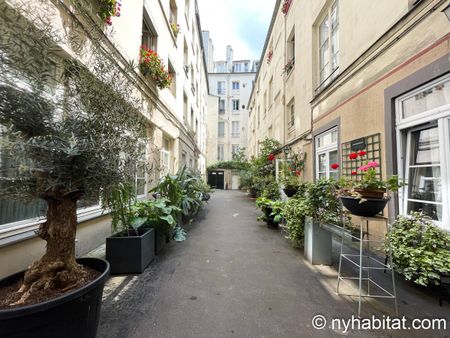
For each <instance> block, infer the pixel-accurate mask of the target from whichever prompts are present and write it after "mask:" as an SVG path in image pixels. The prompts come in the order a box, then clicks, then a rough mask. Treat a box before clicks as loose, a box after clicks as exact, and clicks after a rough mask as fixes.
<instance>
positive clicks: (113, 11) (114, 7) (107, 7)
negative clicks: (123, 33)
mask: <svg viewBox="0 0 450 338" xmlns="http://www.w3.org/2000/svg"><path fill="white" fill-rule="evenodd" d="M121 6H122V4H121V3H120V1H117V0H100V9H99V11H98V12H97V15H98V16H99V17H100V19H102V20H103V21H104V22H105V23H106V24H108V25H109V26H111V25H112V19H111V18H112V17H114V16H115V17H119V16H120V8H121Z"/></svg>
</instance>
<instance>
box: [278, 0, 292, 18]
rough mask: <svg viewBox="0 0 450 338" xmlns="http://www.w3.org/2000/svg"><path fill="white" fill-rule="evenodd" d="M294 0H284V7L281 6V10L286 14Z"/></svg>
mask: <svg viewBox="0 0 450 338" xmlns="http://www.w3.org/2000/svg"><path fill="white" fill-rule="evenodd" d="M291 3H292V0H284V3H283V7H281V12H282V13H283V14H284V15H286V14H287V13H288V12H289V8H290V7H291Z"/></svg>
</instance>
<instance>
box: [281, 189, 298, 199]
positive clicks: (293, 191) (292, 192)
mask: <svg viewBox="0 0 450 338" xmlns="http://www.w3.org/2000/svg"><path fill="white" fill-rule="evenodd" d="M283 191H284V193H285V194H286V196H287V197H292V196H294V195H295V194H296V193H297V191H298V190H297V189H296V188H291V187H287V188H284V189H283Z"/></svg>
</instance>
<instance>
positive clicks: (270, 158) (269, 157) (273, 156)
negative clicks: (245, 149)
mask: <svg viewBox="0 0 450 338" xmlns="http://www.w3.org/2000/svg"><path fill="white" fill-rule="evenodd" d="M274 159H275V155H274V154H270V155H269V156H267V160H268V161H273V160H274Z"/></svg>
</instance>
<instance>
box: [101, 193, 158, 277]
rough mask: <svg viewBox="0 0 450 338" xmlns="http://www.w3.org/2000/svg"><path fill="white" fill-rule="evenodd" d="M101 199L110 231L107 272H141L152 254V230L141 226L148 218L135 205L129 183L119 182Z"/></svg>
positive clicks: (153, 253) (107, 244)
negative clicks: (107, 213) (108, 218)
mask: <svg viewBox="0 0 450 338" xmlns="http://www.w3.org/2000/svg"><path fill="white" fill-rule="evenodd" d="M102 200H103V204H104V208H108V209H109V210H110V212H111V218H112V222H111V225H112V233H113V235H112V236H110V237H108V238H107V239H106V259H107V261H108V262H109V263H110V265H111V273H113V274H126V273H142V272H143V271H144V270H145V268H146V267H147V266H148V265H149V264H150V262H151V261H152V260H153V259H154V257H155V232H154V230H153V229H151V228H141V227H142V226H143V225H144V224H145V223H146V222H147V220H148V218H147V217H145V215H142V213H140V212H139V211H140V209H138V208H139V207H138V206H136V193H135V191H134V188H133V186H132V185H130V184H120V185H119V186H118V187H117V189H115V190H113V191H112V192H110V193H109V195H108V196H104V197H103V199H102Z"/></svg>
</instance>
